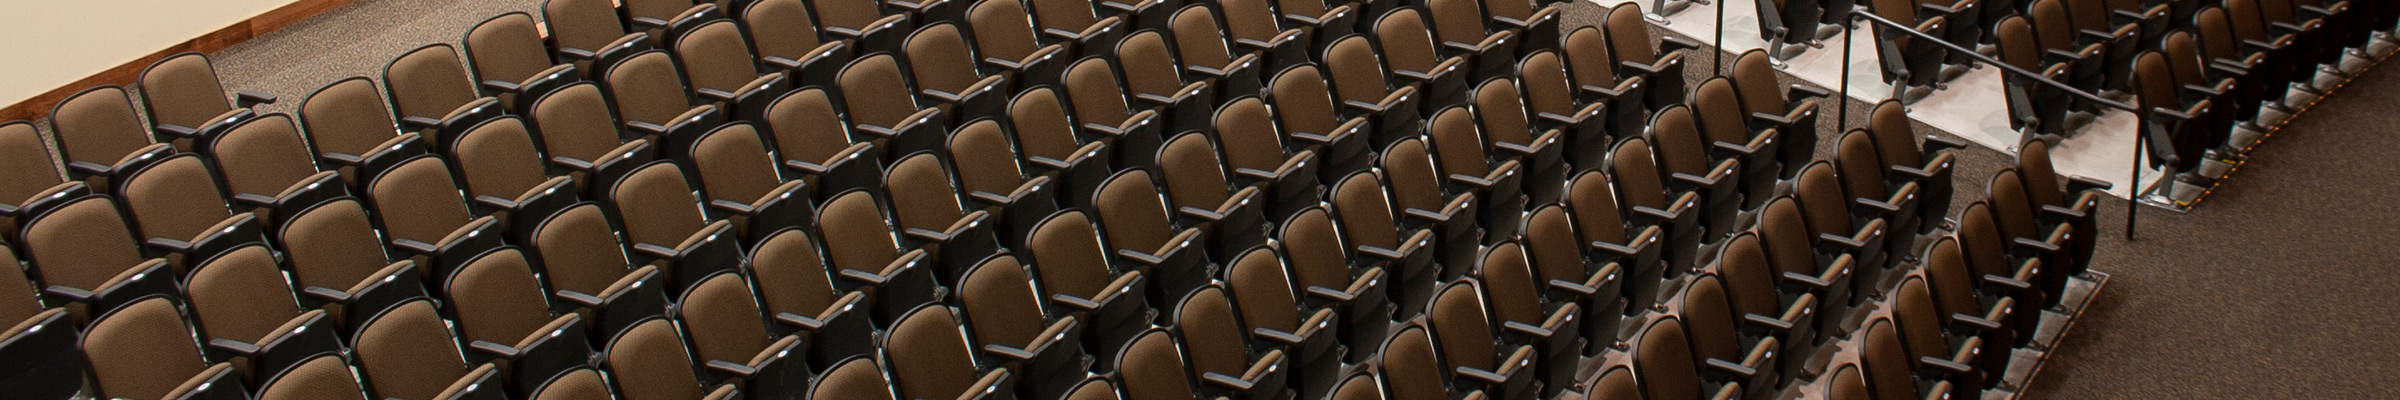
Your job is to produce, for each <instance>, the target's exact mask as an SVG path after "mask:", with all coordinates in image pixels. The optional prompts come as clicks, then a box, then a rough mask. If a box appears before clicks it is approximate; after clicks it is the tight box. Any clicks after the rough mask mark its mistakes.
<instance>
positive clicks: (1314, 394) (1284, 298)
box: [1222, 246, 1381, 398]
mask: <svg viewBox="0 0 2400 400" xmlns="http://www.w3.org/2000/svg"><path fill="white" fill-rule="evenodd" d="M1291 276H1292V272H1291V271H1289V268H1286V264H1285V263H1284V260H1283V255H1282V254H1281V253H1278V252H1276V250H1275V248H1274V247H1268V246H1260V247H1253V248H1251V249H1250V250H1249V251H1246V252H1242V253H1241V255H1240V256H1237V257H1235V258H1234V260H1233V261H1232V262H1231V263H1230V264H1227V265H1226V270H1225V276H1223V277H1222V280H1223V281H1224V282H1225V290H1226V291H1227V292H1229V294H1230V295H1231V296H1232V300H1233V303H1234V304H1237V305H1240V308H1241V319H1240V322H1242V323H1243V324H1246V326H1248V327H1249V328H1250V330H1249V331H1248V332H1242V335H1243V337H1246V338H1248V340H1249V342H1250V343H1253V344H1252V345H1251V346H1252V347H1253V348H1257V347H1261V346H1264V347H1273V348H1280V349H1282V350H1283V351H1285V354H1287V355H1288V357H1291V358H1292V359H1293V360H1292V361H1291V364H1292V365H1291V366H1290V367H1289V370H1290V372H1289V374H1291V378H1290V381H1289V382H1290V387H1291V388H1292V389H1295V390H1296V391H1297V394H1298V395H1299V396H1301V397H1304V398H1321V397H1323V396H1324V395H1325V394H1326V393H1327V392H1329V391H1331V390H1333V385H1334V384H1336V383H1338V382H1337V381H1336V378H1339V377H1340V376H1339V374H1340V373H1341V367H1342V357H1343V355H1344V354H1345V353H1346V352H1347V351H1348V350H1347V349H1344V348H1342V347H1341V344H1340V343H1339V342H1338V341H1337V340H1336V338H1335V337H1334V336H1335V335H1337V334H1338V333H1336V332H1335V331H1337V330H1340V328H1339V327H1338V326H1336V325H1334V324H1336V323H1339V322H1341V321H1338V319H1339V318H1341V317H1340V316H1339V315H1338V314H1337V313H1336V312H1335V307H1304V306H1303V305H1302V303H1301V300H1300V298H1299V297H1298V296H1300V293H1303V292H1302V291H1303V290H1305V293H1307V294H1308V295H1309V296H1322V295H1319V294H1317V290H1315V289H1313V288H1314V287H1311V288H1310V289H1300V290H1295V288H1294V287H1293V286H1292V280H1291ZM1337 292H1338V290H1337ZM1339 293H1341V294H1343V295H1347V294H1348V293H1347V292H1339ZM1327 294H1333V293H1327ZM1312 300H1313V299H1312ZM1378 322H1381V321H1378ZM1366 350H1367V349H1366V348H1362V349H1360V350H1359V351H1360V352H1362V353H1363V352H1365V351H1366Z"/></svg>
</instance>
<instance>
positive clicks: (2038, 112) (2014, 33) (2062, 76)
mask: <svg viewBox="0 0 2400 400" xmlns="http://www.w3.org/2000/svg"><path fill="white" fill-rule="evenodd" d="M2026 21H2027V20H2026V19H2025V17H2024V16H2019V15H2011V16H2008V17H2007V18H2002V19H2001V20H1999V21H1998V22H1995V23H1994V24H1993V28H1992V32H1991V35H1992V37H1993V39H1992V41H1993V42H1994V43H1995V44H1996V46H1997V48H1998V50H1999V57H1998V58H1999V59H2000V61H2001V62H2005V63H2008V64H2009V65H2010V66H2014V67H2017V68H2018V69H2023V70H2026V71H2031V72H2038V73H2040V74H2041V78H2042V79H2048V80H2051V81H2056V82H2061V83H2064V82H2067V81H2068V78H2069V77H2068V76H2067V74H2068V73H2069V72H2070V71H2071V69H2070V68H2072V67H2073V65H2070V64H2071V63H2054V62H2048V61H2045V60H2051V59H2052V58H2051V56H2049V55H2048V54H2046V53H2044V51H2045V49H2044V48H2043V47H2042V46H2041V43H2037V42H2036V41H2037V40H2038V38H2037V37H2036V36H2034V33H2033V32H2034V30H2033V24H2032V23H2030V22H2026ZM2001 79H2002V85H2003V86H2002V87H2001V90H2003V91H2006V93H2005V95H2006V96H2007V97H2006V98H2005V99H2006V100H2007V101H2008V112H2009V116H2008V126H2009V129H2012V130H2016V131H2018V132H2022V133H2023V134H2025V135H2029V136H2027V137H2030V138H2035V139H2033V140H2041V141H2058V140H2061V138H2063V137H2065V136H2066V134H2067V132H2068V131H2069V130H2070V126H2069V125H2071V124H2070V123H2069V122H2068V120H2067V119H2068V114H2067V111H2068V106H2069V105H2071V104H2073V103H2074V100H2072V99H2070V98H2068V97H2067V92H2065V91H2061V90H2059V89H2058V88H2056V87H2052V86H2050V85H2044V84H2041V83H2040V82H2037V81H2034V80H2033V79H2032V78H2031V77H2026V76H2021V75H2016V74H2008V75H2006V76H2003V77H2002V78H2001ZM2087 117H2088V116H2087Z"/></svg>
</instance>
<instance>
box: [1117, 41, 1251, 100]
mask: <svg viewBox="0 0 2400 400" xmlns="http://www.w3.org/2000/svg"><path fill="white" fill-rule="evenodd" d="M1159 32H1160V31H1158V30H1156V29H1151V30H1143V31H1141V32H1134V33H1133V34H1132V35H1129V36H1126V37H1125V40H1124V41H1121V42H1117V60H1118V63H1120V64H1124V67H1125V90H1126V91H1127V92H1128V93H1134V94H1150V95H1157V96H1160V97H1174V96H1175V92H1176V91H1178V90H1183V79H1181V78H1179V77H1181V76H1183V63H1182V62H1180V61H1176V59H1175V51H1174V48H1173V47H1171V45H1170V44H1169V43H1167V37H1166V35H1165V34H1162V33H1159ZM1218 83H1219V84H1228V85H1230V84H1234V83H1233V82H1223V81H1220V82H1218Z"/></svg>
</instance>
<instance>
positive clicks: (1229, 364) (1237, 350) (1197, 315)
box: [1175, 286, 1250, 376]
mask: <svg viewBox="0 0 2400 400" xmlns="http://www.w3.org/2000/svg"><path fill="white" fill-rule="evenodd" d="M1236 318H1237V317H1235V313H1234V307H1233V303H1232V302H1231V301H1230V300H1228V298H1227V297H1226V296H1225V290H1224V289H1219V288H1217V287H1215V286H1202V287H1200V290H1196V291H1193V292H1192V294H1190V295H1186V296H1184V297H1183V303H1181V304H1180V305H1177V306H1176V307H1175V330H1176V332H1177V333H1181V334H1183V342H1184V344H1185V345H1186V346H1189V347H1191V348H1193V349H1206V350H1207V351H1195V352H1192V354H1191V355H1190V357H1191V359H1190V360H1187V361H1186V362H1188V363H1190V364H1191V369H1192V373H1193V374H1209V373H1214V374H1222V375H1225V376H1242V372H1243V370H1245V369H1247V368H1248V367H1249V366H1250V360H1249V358H1250V357H1249V352H1247V351H1242V350H1244V349H1247V348H1248V347H1247V346H1246V345H1245V344H1244V343H1245V342H1247V338H1248V336H1246V335H1247V334H1248V333H1249V329H1248V328H1245V327H1243V326H1242V321H1241V320H1240V319H1236Z"/></svg>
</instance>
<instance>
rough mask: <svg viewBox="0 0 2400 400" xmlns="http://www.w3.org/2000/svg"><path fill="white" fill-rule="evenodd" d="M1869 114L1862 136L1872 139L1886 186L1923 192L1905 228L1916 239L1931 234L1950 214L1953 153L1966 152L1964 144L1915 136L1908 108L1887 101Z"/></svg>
mask: <svg viewBox="0 0 2400 400" xmlns="http://www.w3.org/2000/svg"><path fill="white" fill-rule="evenodd" d="M1870 112H1872V113H1873V114H1871V115H1870V116H1869V117H1868V119H1867V126H1868V130H1866V131H1865V133H1866V135H1867V136H1869V137H1872V138H1873V139H1874V141H1875V153H1876V158H1878V159H1880V160H1882V161H1883V163H1884V167H1883V171H1884V174H1883V175H1884V180H1885V182H1911V183H1915V184H1917V187H1918V188H1919V189H1922V191H1921V192H1920V195H1921V197H1920V198H1918V200H1917V201H1918V202H1919V205H1917V206H1916V208H1915V210H1916V213H1917V215H1916V217H1915V218H1913V221H1916V223H1915V224H1908V225H1904V226H1909V227H1915V228H1916V233H1917V234H1919V235H1923V234H1931V233H1933V232H1934V231H1935V230H1936V229H1938V228H1940V227H1941V224H1936V223H1932V222H1934V221H1941V220H1942V217H1943V216H1944V215H1948V214H1949V212H1950V206H1949V204H1950V198H1951V197H1953V194H1954V193H1957V189H1953V188H1952V186H1953V184H1952V183H1951V182H1952V181H1953V179H1952V178H1951V176H1952V174H1951V172H1950V170H1951V167H1952V166H1953V164H1954V163H1956V162H1957V155H1956V153H1957V152H1960V151H1964V150H1966V149H1969V147H1968V145H1967V141H1966V140H1964V139H1959V138H1953V137H1947V136H1943V135H1937V134H1931V133H1927V134H1918V133H1917V132H1916V130H1915V128H1913V126H1914V125H1912V123H1910V122H1909V117H1908V110H1907V108H1906V107H1902V106H1901V105H1899V104H1895V103H1892V102H1889V101H1886V102H1881V103H1876V104H1875V109H1874V110H1873V111H1870ZM1841 140H1848V138H1847V137H1845V138H1843V139H1841ZM1843 146H1847V144H1843ZM1843 173H1844V174H1848V171H1843ZM1853 195H1857V194H1856V193H1853Z"/></svg>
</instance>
